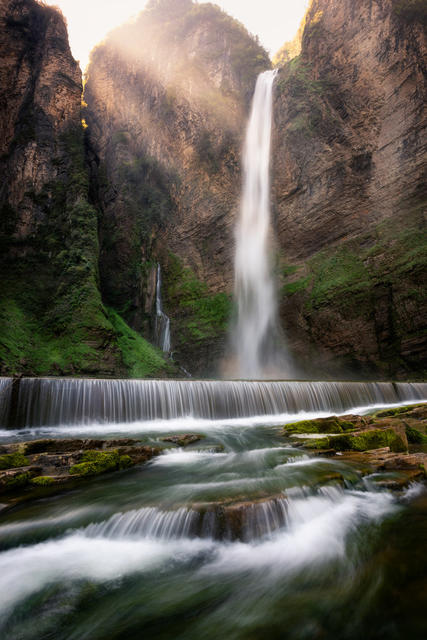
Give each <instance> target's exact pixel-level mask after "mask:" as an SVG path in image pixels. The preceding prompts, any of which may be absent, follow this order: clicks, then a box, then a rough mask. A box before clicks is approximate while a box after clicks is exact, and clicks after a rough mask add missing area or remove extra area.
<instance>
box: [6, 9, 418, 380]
mask: <svg viewBox="0 0 427 640" xmlns="http://www.w3.org/2000/svg"><path fill="white" fill-rule="evenodd" d="M358 6H359V5H358ZM1 20H2V46H3V47H5V48H6V50H7V55H5V56H4V60H5V64H4V65H3V73H4V75H3V79H4V82H2V90H3V91H4V94H3V102H2V104H3V105H6V104H7V111H6V110H3V114H4V117H3V123H4V124H3V127H4V136H2V139H3V142H4V148H3V151H2V153H3V155H2V163H3V164H2V167H3V169H2V170H3V173H4V175H5V177H6V179H5V181H4V187H3V190H2V196H1V197H2V205H1V206H2V212H3V213H2V223H1V224H2V227H1V233H0V236H1V243H2V247H3V248H4V249H2V253H1V260H2V272H4V273H6V274H7V277H6V278H4V279H3V283H2V285H3V286H2V292H1V303H0V304H1V310H0V313H1V319H2V322H1V340H0V356H1V358H0V360H1V367H2V371H1V372H2V374H3V375H11V374H18V375H20V374H24V375H58V374H59V375H84V376H86V375H96V376H102V377H121V376H134V375H137V376H143V377H144V376H146V375H148V376H163V375H172V376H173V375H178V373H177V372H176V371H175V370H174V369H173V367H172V369H171V363H170V362H165V361H164V359H162V358H161V357H160V358H159V354H158V353H156V352H155V351H154V352H153V351H152V350H151V349H150V345H149V344H148V343H150V342H151V343H155V316H156V309H155V305H156V302H155V285H156V273H155V270H156V266H157V264H160V265H161V270H162V277H163V307H164V313H165V314H166V315H167V316H168V317H169V318H170V319H171V324H172V333H171V341H172V350H173V351H174V354H175V355H174V357H175V359H176V362H177V364H178V365H182V366H184V367H185V368H186V369H188V370H189V371H190V373H192V374H193V375H196V376H201V375H202V376H203V375H207V376H212V375H217V373H218V371H219V368H220V363H221V362H222V360H223V356H224V353H225V351H226V350H227V348H228V340H227V327H228V325H229V321H230V317H231V316H232V304H231V295H232V293H233V276H232V271H233V245H234V228H235V223H236V219H237V215H238V211H239V197H240V191H241V182H242V176H241V168H240V158H241V147H242V145H243V138H244V130H245V126H246V122H247V118H248V111H249V106H250V102H251V99H252V95H253V91H254V87H255V82H256V78H257V77H258V75H259V73H261V72H263V71H264V70H266V69H269V68H270V66H271V63H270V61H269V59H268V56H267V54H266V52H265V51H264V50H263V49H262V47H261V46H260V45H259V44H258V43H257V42H256V41H255V40H254V39H253V38H251V37H250V36H249V34H248V33H247V32H246V30H245V29H244V27H243V26H242V25H239V24H238V23H236V21H234V20H233V19H231V18H230V17H229V16H227V15H226V14H224V13H223V12H221V11H220V10H219V9H217V8H215V7H214V6H213V5H205V4H198V5H197V6H196V5H193V4H192V3H191V2H190V0H188V2H187V1H182V2H170V3H168V2H162V3H160V4H158V3H156V2H151V3H150V5H149V7H148V9H147V10H145V11H143V12H142V13H141V15H140V16H139V17H138V19H137V20H136V21H134V22H133V23H132V24H130V25H124V26H122V27H120V28H119V29H117V30H115V31H113V32H112V33H111V34H110V35H109V36H108V38H107V39H106V41H105V42H103V43H102V44H100V45H99V46H98V47H97V48H96V49H95V50H94V51H93V53H92V57H91V63H90V65H89V68H88V76H87V81H86V83H85V91H84V103H83V107H82V105H81V92H82V86H81V80H80V72H79V70H78V67H77V65H76V64H75V62H74V61H73V59H72V57H71V54H70V51H69V48H68V42H67V37H66V31H65V26H64V23H63V20H62V18H61V16H60V15H59V14H58V13H57V12H55V11H54V10H53V9H50V8H47V7H41V6H40V5H38V4H37V3H36V2H34V1H33V2H31V1H29V0H28V1H24V0H22V1H21V2H3V3H2V15H1ZM423 25H424V14H423V13H422V11H421V9H419V10H416V9H413V10H412V9H408V10H405V9H404V8H402V7H400V5H399V2H397V1H394V0H386V1H384V2H382V3H373V4H372V3H369V2H363V3H362V4H360V6H359V8H358V10H357V11H356V10H355V9H354V5H353V3H350V2H349V1H348V2H347V1H345V2H343V3H341V5H340V9H339V11H338V10H337V11H336V10H335V5H334V3H333V2H332V1H328V0H322V2H320V0H319V2H314V3H312V6H311V7H310V9H309V11H308V13H307V16H306V19H305V26H304V28H303V29H302V30H301V33H300V36H301V37H300V42H299V44H298V43H297V46H296V48H295V46H294V48H292V47H291V50H292V56H295V55H296V57H292V59H290V60H288V59H287V57H286V56H287V54H286V50H285V52H284V53H282V57H281V58H279V61H278V64H279V67H278V71H277V77H276V80H275V91H274V101H273V120H274V127H273V139H272V159H271V172H272V176H271V179H272V197H271V205H272V216H271V222H272V228H273V230H274V235H275V237H276V238H277V243H276V246H275V248H274V255H273V256H272V266H273V268H274V270H275V276H276V278H277V283H278V303H279V313H280V324H281V325H282V327H283V328H284V329H285V332H286V334H287V336H288V348H289V352H290V353H291V354H292V356H293V358H294V360H295V361H298V364H299V369H300V372H299V375H300V376H303V375H308V376H309V377H313V376H314V377H321V378H325V377H328V378H332V379H333V378H335V379H336V378H350V379H355V378H362V379H363V378H365V379H366V378H370V379H380V378H382V379H390V378H396V379H398V378H401V379H407V378H408V377H410V378H412V379H414V378H418V379H422V378H423V375H424V374H423V372H424V371H425V360H424V355H425V352H426V349H425V333H424V331H423V318H424V316H425V248H424V247H425V245H424V244H423V243H424V242H425V212H424V202H425V187H424V185H425V180H424V177H423V176H424V174H423V170H424V169H423V166H424V165H423V160H422V158H423V149H424V142H423V140H424V129H423V125H422V114H423V104H424V95H425V92H424V87H425V84H424V71H425V70H424V62H423V60H424V57H423V51H425V32H424V27H423ZM141 34H143V37H141ZM364 39H367V41H369V42H370V43H372V46H369V47H367V48H366V47H363V46H362V45H361V43H362V42H363V41H364ZM141 43H143V44H142V45H141ZM392 43H394V44H393V46H392ZM298 51H300V52H299V54H298ZM196 61H197V62H196ZM166 62H167V64H166ZM17 74H18V75H17ZM15 77H17V78H19V82H15V81H14V82H15V85H16V90H15V91H14V92H13V93H12V92H11V90H10V89H8V87H9V86H10V85H9V84H8V83H10V82H11V81H12V78H15ZM12 95H13V100H12V99H9V96H12ZM57 96H60V97H61V101H62V102H61V101H58V99H57ZM82 118H83V119H84V127H86V128H82V125H81V119H82ZM387 154H388V155H387ZM65 210H67V214H66V215H64V213H63V212H64V211H65ZM46 222H48V224H46ZM66 225H69V231H67V232H65V235H64V236H63V235H62V234H63V233H64V229H65V228H66ZM71 229H72V231H71ZM63 238H65V242H64V239H63ZM22 257H24V258H25V259H24V260H22V259H21V258H22ZM36 273H37V274H38V277H37V278H35V274H36ZM12 327H19V330H18V331H14V332H13V331H12ZM144 340H145V341H144ZM147 341H148V343H147ZM134 344H137V345H138V346H137V347H136V348H137V350H138V354H139V355H138V358H135V357H134V352H135V349H134V348H129V346H130V345H134ZM142 360H143V361H144V365H141V364H140V363H141V361H142Z"/></svg>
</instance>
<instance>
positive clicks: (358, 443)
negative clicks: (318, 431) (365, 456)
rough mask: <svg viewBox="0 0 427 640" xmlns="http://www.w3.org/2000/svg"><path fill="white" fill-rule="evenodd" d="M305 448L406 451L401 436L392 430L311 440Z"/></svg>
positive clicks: (370, 430) (374, 430) (372, 430)
mask: <svg viewBox="0 0 427 640" xmlns="http://www.w3.org/2000/svg"><path fill="white" fill-rule="evenodd" d="M307 446H309V447H311V448H313V449H334V450H335V451H369V450H372V449H382V448H385V447H388V448H389V449H390V451H393V452H395V453H397V452H401V451H406V450H407V444H406V442H405V439H404V438H403V437H402V434H401V433H398V432H397V431H395V430H394V429H369V430H366V431H363V432H357V433H352V434H350V433H347V434H344V435H340V436H329V437H327V438H321V439H319V440H314V441H313V440H312V441H310V443H308V445H307Z"/></svg>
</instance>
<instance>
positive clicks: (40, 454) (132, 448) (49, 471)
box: [0, 438, 160, 497]
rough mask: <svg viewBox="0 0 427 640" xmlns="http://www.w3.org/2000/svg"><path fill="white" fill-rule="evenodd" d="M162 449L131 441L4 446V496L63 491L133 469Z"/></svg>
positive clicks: (0, 488)
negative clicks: (41, 491) (80, 481)
mask: <svg viewBox="0 0 427 640" xmlns="http://www.w3.org/2000/svg"><path fill="white" fill-rule="evenodd" d="M159 452H160V449H157V448H154V447H149V446H144V445H143V444H142V443H141V442H139V441H138V440H132V439H129V438H123V439H116V440H79V439H73V440H34V441H32V442H22V443H14V444H10V445H2V446H0V493H1V494H10V495H11V496H15V497H16V496H17V495H18V494H19V496H18V497H21V496H22V495H25V494H27V495H31V492H32V491H34V490H36V489H40V488H42V487H48V488H49V490H50V491H51V490H52V489H54V488H57V489H60V488H62V487H64V486H67V485H68V486H71V485H73V484H75V482H76V481H79V480H81V479H88V478H92V477H97V476H99V475H101V474H103V473H111V472H113V471H119V470H122V469H127V468H130V467H132V466H134V465H137V464H141V463H144V462H147V461H148V460H150V459H151V458H152V457H153V456H155V455H158V453H159Z"/></svg>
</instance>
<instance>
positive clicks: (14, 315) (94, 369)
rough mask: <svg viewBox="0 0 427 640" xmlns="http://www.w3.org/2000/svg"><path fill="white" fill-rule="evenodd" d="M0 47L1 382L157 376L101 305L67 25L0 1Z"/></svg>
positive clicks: (26, 5) (94, 219) (159, 365)
mask: <svg viewBox="0 0 427 640" xmlns="http://www.w3.org/2000/svg"><path fill="white" fill-rule="evenodd" d="M0 51H1V64H0V127H1V136H0V144H1V156H0V170H1V174H2V185H1V191H0V209H1V216H0V268H1V274H2V275H1V284H0V375H1V374H3V375H10V374H22V373H24V374H27V375H61V374H62V375H73V374H78V375H94V374H96V375H129V374H131V373H133V374H138V373H139V374H154V373H155V372H157V371H159V372H163V373H164V372H165V370H166V369H167V368H168V365H167V364H166V363H165V362H164V360H163V358H162V357H161V355H160V354H158V353H157V352H153V353H152V352H151V351H150V349H151V347H150V346H149V345H147V344H146V343H145V342H144V341H142V338H140V337H139V336H138V335H136V334H134V332H133V331H132V330H131V329H130V328H129V327H126V325H125V323H124V322H123V320H121V318H119V317H118V316H117V314H116V313H115V312H114V311H113V310H108V309H106V308H105V307H104V305H103V303H102V300H101V294H100V290H99V272H98V213H97V210H96V208H95V207H94V206H93V202H91V201H90V197H89V171H88V167H87V163H86V149H87V140H86V139H85V133H84V128H83V126H82V122H81V97H82V82H81V72H80V69H79V66H78V64H77V62H76V61H75V60H74V59H73V57H72V55H71V52H70V48H69V45H68V35H67V29H66V25H65V22H64V18H63V17H62V15H61V14H60V13H59V12H58V11H57V10H55V9H52V8H49V7H46V6H43V5H40V4H38V3H37V2H35V1H34V0H2V2H1V4H0ZM138 350H139V351H142V352H144V353H145V352H146V351H147V350H148V352H149V353H148V355H147V358H146V359H147V363H148V364H147V367H140V366H139V365H138V362H137V360H138V357H139V356H140V353H137V352H138ZM132 351H135V354H133V353H132Z"/></svg>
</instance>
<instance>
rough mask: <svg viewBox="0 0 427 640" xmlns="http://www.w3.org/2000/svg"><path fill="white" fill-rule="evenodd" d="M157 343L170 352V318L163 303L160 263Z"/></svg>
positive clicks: (157, 288) (157, 300)
mask: <svg viewBox="0 0 427 640" xmlns="http://www.w3.org/2000/svg"><path fill="white" fill-rule="evenodd" d="M156 344H157V346H158V347H160V349H161V350H162V351H163V352H164V353H170V350H171V335H170V318H169V317H168V316H167V315H166V314H165V312H164V311H163V304H162V272H161V268H160V264H158V265H157V279H156Z"/></svg>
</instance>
